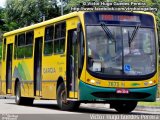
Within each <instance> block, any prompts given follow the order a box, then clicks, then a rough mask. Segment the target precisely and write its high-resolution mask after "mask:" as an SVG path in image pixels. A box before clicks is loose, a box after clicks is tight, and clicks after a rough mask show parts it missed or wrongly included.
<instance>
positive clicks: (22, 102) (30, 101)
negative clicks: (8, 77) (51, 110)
mask: <svg viewBox="0 0 160 120" xmlns="http://www.w3.org/2000/svg"><path fill="white" fill-rule="evenodd" d="M33 100H34V99H33V98H25V97H21V87H20V83H19V82H18V83H17V85H16V96H15V102H16V104H17V105H32V104H33Z"/></svg>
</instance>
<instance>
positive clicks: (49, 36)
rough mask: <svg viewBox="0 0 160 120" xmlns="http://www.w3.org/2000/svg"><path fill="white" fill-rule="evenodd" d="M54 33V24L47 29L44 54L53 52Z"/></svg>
mask: <svg viewBox="0 0 160 120" xmlns="http://www.w3.org/2000/svg"><path fill="white" fill-rule="evenodd" d="M53 35H54V26H49V27H47V28H46V29H45V40H44V41H45V42H44V55H51V54H52V53H53Z"/></svg>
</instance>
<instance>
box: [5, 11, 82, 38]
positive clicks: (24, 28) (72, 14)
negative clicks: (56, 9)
mask: <svg viewBox="0 0 160 120" xmlns="http://www.w3.org/2000/svg"><path fill="white" fill-rule="evenodd" d="M83 13H84V12H72V13H69V14H66V15H63V16H60V17H56V18H53V19H50V20H46V21H43V22H40V23H37V24H33V25H30V26H27V27H23V28H20V29H16V30H13V31H10V32H7V33H5V34H4V35H3V36H4V37H6V36H9V35H13V34H16V33H22V32H24V31H30V30H33V29H35V28H39V27H42V26H45V25H50V24H53V23H56V22H59V21H63V20H65V19H68V18H71V17H75V16H78V15H79V14H83Z"/></svg>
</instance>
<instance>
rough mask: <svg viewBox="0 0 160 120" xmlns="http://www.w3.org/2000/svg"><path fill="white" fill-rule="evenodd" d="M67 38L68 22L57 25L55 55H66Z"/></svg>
mask: <svg viewBox="0 0 160 120" xmlns="http://www.w3.org/2000/svg"><path fill="white" fill-rule="evenodd" d="M65 37H66V22H62V23H58V24H56V25H55V38H54V53H56V54H57V53H64V50H65Z"/></svg>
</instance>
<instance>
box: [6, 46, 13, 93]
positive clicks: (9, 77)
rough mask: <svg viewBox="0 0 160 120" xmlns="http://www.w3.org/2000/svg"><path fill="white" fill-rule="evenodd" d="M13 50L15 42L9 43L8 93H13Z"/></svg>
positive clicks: (7, 62)
mask: <svg viewBox="0 0 160 120" xmlns="http://www.w3.org/2000/svg"><path fill="white" fill-rule="evenodd" d="M12 51H13V44H8V45H7V61H6V93H7V94H10V93H11V88H12Z"/></svg>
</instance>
